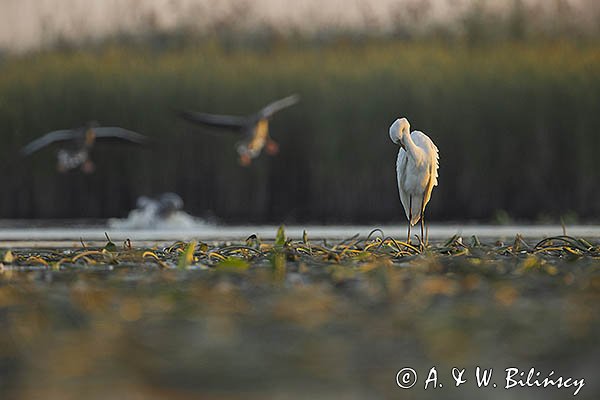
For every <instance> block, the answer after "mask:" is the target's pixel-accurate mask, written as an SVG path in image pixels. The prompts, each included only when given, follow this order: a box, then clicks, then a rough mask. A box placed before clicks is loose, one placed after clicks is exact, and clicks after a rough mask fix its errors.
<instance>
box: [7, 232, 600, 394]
mask: <svg viewBox="0 0 600 400" xmlns="http://www.w3.org/2000/svg"><path fill="white" fill-rule="evenodd" d="M83 245H84V246H85V243H83ZM599 257H600V244H599V243H597V242H592V243H589V242H588V241H586V240H585V239H578V238H572V237H566V236H564V237H556V238H547V239H544V240H542V241H540V242H538V243H537V244H535V242H533V241H531V240H530V239H524V238H522V237H520V236H517V237H516V238H515V240H514V242H513V241H511V242H510V243H506V244H504V243H499V242H496V243H485V242H484V243H482V242H480V241H479V240H478V239H477V238H476V237H473V238H470V239H469V238H464V239H463V238H460V237H453V238H450V239H449V240H448V241H447V242H445V243H443V242H440V243H433V244H432V245H431V246H429V247H428V248H427V249H426V250H424V251H419V250H418V249H414V248H411V247H409V246H408V245H407V244H405V243H403V242H401V241H396V240H394V239H392V238H389V237H386V236H385V234H384V233H383V232H381V231H377V230H376V231H373V232H372V233H371V234H370V235H369V236H368V237H366V238H365V237H361V238H359V237H358V236H356V237H353V238H349V239H346V240H344V241H341V242H337V241H336V242H329V243H327V242H326V241H318V240H311V239H310V238H309V237H307V236H306V235H305V236H304V238H302V239H298V238H295V239H291V238H286V237H285V233H284V231H283V230H282V229H280V231H279V233H278V235H277V240H276V241H275V242H261V241H260V240H259V239H258V238H256V237H254V236H252V237H250V238H248V240H246V241H243V240H240V241H234V242H233V243H212V242H210V243H203V242H191V243H182V242H178V243H174V244H173V245H171V246H167V247H162V246H161V247H158V246H157V247H149V248H140V247H137V246H136V244H135V242H134V243H131V242H126V243H125V244H123V245H122V244H121V243H112V242H110V241H109V242H108V243H107V245H106V246H104V247H99V248H91V247H77V248H68V249H51V248H48V249H19V248H13V249H12V250H4V251H2V252H0V330H1V331H2V332H3V334H2V335H0V396H2V398H3V399H13V398H14V399H37V398H40V397H43V398H46V399H64V398H81V397H82V396H85V397H87V398H90V399H102V398H106V397H115V396H116V397H117V398H143V399H159V398H165V397H168V398H177V399H191V398H198V396H209V397H210V398H227V399H237V398H240V399H241V398H244V399H246V398H256V399H259V398H291V399H296V398H298V399H300V398H306V397H307V394H308V396H309V397H311V398H317V399H326V398H331V397H339V396H340V393H342V394H343V396H344V397H347V398H374V399H384V398H397V397H399V396H406V395H409V396H410V397H411V398H419V399H420V398H427V399H430V398H431V399H434V398H436V399H437V398H439V397H440V395H443V397H444V398H448V399H471V398H481V396H482V394H483V395H484V397H485V398H489V399H506V398H517V397H515V396H517V395H518V396H519V397H518V398H528V399H563V398H568V397H571V396H572V394H573V391H574V389H573V388H562V389H557V388H554V387H549V388H546V389H544V390H542V389H537V388H525V389H520V388H519V389H512V390H510V391H505V390H504V389H501V387H502V386H503V380H502V377H501V376H502V374H503V371H504V369H505V368H508V367H518V368H521V369H523V370H525V371H528V370H529V368H532V367H535V368H536V371H539V372H540V373H541V374H542V378H540V379H543V377H545V376H546V375H547V374H548V373H550V371H551V370H553V371H555V373H556V376H559V375H560V376H565V377H569V376H571V377H574V378H577V379H580V378H584V379H585V386H584V387H583V388H582V389H581V392H580V393H579V394H578V397H577V398H582V399H595V398H597V395H598V393H599V390H600V387H599V385H598V382H597V381H595V380H594V377H595V376H596V375H597V373H598V365H597V364H598V363H597V360H598V356H599V354H598V346H597V338H598V333H600V332H599V328H600V320H599V318H598V313H597V311H594V310H595V309H596V308H595V305H596V304H597V303H598V300H600V298H599V295H600V263H599ZM432 366H436V368H437V369H438V371H439V372H438V373H439V379H440V382H443V383H444V386H443V388H440V389H436V390H427V391H424V390H423V383H424V381H425V376H426V373H427V371H428V370H429V368H431V367H432ZM476 366H481V368H494V380H493V382H494V381H495V382H498V385H499V388H498V389H493V388H481V389H478V388H477V387H476V384H475V381H474V378H473V374H474V369H475V367H476ZM404 367H412V368H414V369H415V370H416V371H418V374H419V381H418V384H417V385H416V386H415V387H414V388H413V389H411V390H410V391H402V390H401V389H400V388H398V387H397V385H396V383H395V376H396V373H397V372H398V371H399V370H400V369H401V368H404ZM453 367H458V368H465V369H466V370H467V372H466V373H465V378H467V379H468V383H466V384H465V385H463V386H461V387H460V388H455V387H454V384H453V380H452V377H451V369H452V368H453Z"/></svg>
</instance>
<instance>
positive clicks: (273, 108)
mask: <svg viewBox="0 0 600 400" xmlns="http://www.w3.org/2000/svg"><path fill="white" fill-rule="evenodd" d="M299 101H300V96H298V95H297V94H293V95H291V96H288V97H284V98H283V99H279V100H276V101H274V102H272V103H270V104H268V105H266V106H265V107H263V108H262V109H261V110H260V111H259V112H258V116H259V117H260V118H270V117H271V116H272V115H273V114H275V113H276V112H277V111H280V110H283V109H284V108H288V107H290V106H293V105H294V104H296V103H298V102H299Z"/></svg>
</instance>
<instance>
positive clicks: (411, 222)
mask: <svg viewBox="0 0 600 400" xmlns="http://www.w3.org/2000/svg"><path fill="white" fill-rule="evenodd" d="M420 219H421V214H420V213H419V214H417V215H416V216H415V215H413V217H412V219H411V220H410V226H415V225H416V224H417V222H419V220H420Z"/></svg>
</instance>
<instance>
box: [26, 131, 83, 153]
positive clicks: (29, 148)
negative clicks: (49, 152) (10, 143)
mask: <svg viewBox="0 0 600 400" xmlns="http://www.w3.org/2000/svg"><path fill="white" fill-rule="evenodd" d="M77 137H79V132H78V131H77V130H73V129H63V130H60V131H52V132H48V133H46V134H45V135H44V136H42V137H40V138H37V139H35V140H34V141H33V142H31V143H29V144H27V145H26V146H25V147H23V148H22V149H21V154H22V155H24V156H28V155H30V154H32V153H35V152H36V151H38V150H40V149H43V148H44V147H46V146H49V145H51V144H53V143H59V142H66V141H69V140H73V139H75V138H77Z"/></svg>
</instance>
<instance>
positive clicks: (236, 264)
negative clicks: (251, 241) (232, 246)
mask: <svg viewBox="0 0 600 400" xmlns="http://www.w3.org/2000/svg"><path fill="white" fill-rule="evenodd" d="M216 268H217V270H218V271H226V272H242V271H245V270H247V269H248V268H250V264H248V262H247V261H245V260H242V259H241V258H237V257H227V258H226V259H225V260H223V261H221V262H219V263H218V264H217V265H216Z"/></svg>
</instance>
